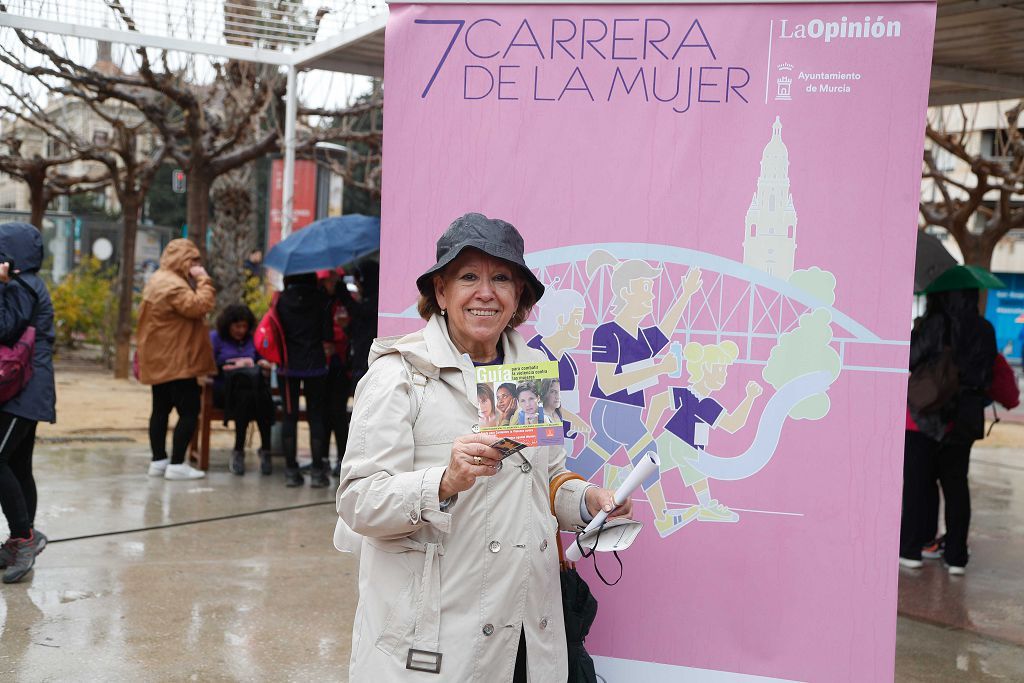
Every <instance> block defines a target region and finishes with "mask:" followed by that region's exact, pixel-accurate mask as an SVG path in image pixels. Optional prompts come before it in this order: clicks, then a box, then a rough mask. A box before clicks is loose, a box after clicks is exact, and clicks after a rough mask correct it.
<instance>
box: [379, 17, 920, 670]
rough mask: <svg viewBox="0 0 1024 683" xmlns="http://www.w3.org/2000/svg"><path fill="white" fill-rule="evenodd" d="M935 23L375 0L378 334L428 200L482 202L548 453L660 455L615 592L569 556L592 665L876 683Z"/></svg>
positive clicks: (613, 465)
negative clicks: (558, 405)
mask: <svg viewBox="0 0 1024 683" xmlns="http://www.w3.org/2000/svg"><path fill="white" fill-rule="evenodd" d="M934 21H935V5H934V3H884V4H789V5H783V4H764V5H758V4H743V5H713V4H711V5H665V4H658V5H543V6H541V5H522V6H517V5H493V4H486V5H462V4H459V5H446V4H440V5H436V4H434V5H398V4H392V5H391V18H390V20H389V24H388V28H387V45H386V48H387V59H386V69H385V82H386V83H387V105H386V106H387V120H388V132H387V137H386V141H385V144H386V154H385V158H386V159H387V162H386V164H385V167H384V179H383V187H384V194H383V196H384V203H383V224H382V237H381V239H382V244H381V257H382V267H383V271H382V281H383V282H385V283H388V286H386V287H383V288H382V292H381V315H382V318H381V332H382V334H393V333H398V332H403V331H408V330H412V329H415V328H417V327H419V326H420V325H421V324H422V322H421V321H419V320H418V318H417V316H416V313H415V306H414V302H415V299H416V289H415V284H414V282H413V280H414V277H415V275H416V274H419V273H421V272H423V271H424V270H425V269H426V268H427V267H429V265H431V264H432V263H433V262H434V258H433V256H434V242H435V240H436V239H437V237H438V236H439V235H440V234H441V232H442V231H443V230H444V228H445V227H446V226H447V225H448V224H449V223H450V222H451V221H452V220H453V219H454V218H455V217H457V216H459V215H461V214H463V213H466V212H468V211H479V212H482V213H484V214H487V215H488V216H491V217H498V218H503V219H505V220H508V221H510V222H511V223H513V224H514V225H516V226H517V227H518V228H519V230H520V231H521V232H522V233H523V235H524V237H525V240H526V246H527V251H528V257H527V260H528V262H529V264H530V265H531V267H532V268H533V269H534V270H535V272H536V273H537V274H538V276H539V277H540V278H541V280H542V281H543V282H545V284H547V286H548V294H547V295H546V296H545V297H544V299H543V300H542V301H541V302H540V304H539V306H538V307H537V308H536V309H535V311H534V314H533V316H532V318H531V319H530V320H529V321H528V322H527V323H526V324H525V325H524V326H523V327H522V328H520V330H521V331H522V332H523V334H524V336H526V337H527V338H528V339H530V338H535V341H534V343H535V345H537V346H538V347H541V348H545V349H547V350H548V351H550V357H551V358H552V359H553V360H561V361H562V377H561V380H562V381H561V384H562V408H563V413H564V414H566V415H567V421H568V422H569V426H570V429H569V430H568V432H567V438H566V446H567V448H568V449H570V458H569V465H570V467H571V468H572V469H574V470H575V471H579V472H581V473H582V474H584V475H585V476H586V477H588V478H589V479H591V480H592V481H595V482H598V483H603V484H605V485H608V486H613V485H614V484H615V483H616V482H618V481H621V480H622V478H623V476H624V474H625V473H627V472H628V471H629V468H630V466H631V465H630V463H631V460H635V459H636V458H638V457H641V456H642V455H643V454H644V453H647V452H657V453H658V456H659V458H660V460H661V471H660V474H659V476H658V477H657V478H655V480H653V481H649V482H647V483H646V484H645V486H644V488H643V490H638V491H637V494H636V496H635V497H634V506H635V510H636V516H637V518H638V519H640V520H641V521H643V522H644V524H645V528H644V530H643V532H642V534H641V535H640V538H639V539H638V541H637V542H636V543H635V544H634V546H633V547H632V548H630V549H629V550H628V551H627V552H625V553H624V554H623V555H622V560H623V562H624V564H625V570H624V571H625V575H624V578H623V579H622V581H621V583H619V584H618V585H617V586H615V587H605V586H604V585H603V584H602V583H601V582H600V581H599V580H598V579H597V577H596V576H595V575H594V573H593V571H592V568H591V565H590V564H589V562H585V563H584V564H581V571H582V572H583V573H584V575H585V576H586V578H587V579H588V582H589V583H590V585H591V587H592V589H593V590H594V592H595V594H596V596H597V598H598V601H599V603H600V611H599V615H598V618H597V622H596V624H595V626H594V629H593V631H592V632H591V634H590V637H589V638H588V640H587V648H588V650H589V651H590V652H591V653H593V654H595V655H596V660H597V663H598V672H599V673H600V674H601V675H602V676H603V677H604V678H605V680H606V681H608V682H609V683H612V682H614V681H626V680H701V681H716V680H723V681H724V680H729V681H736V680H750V681H755V680H756V681H761V680H773V679H775V680H799V681H868V680H871V681H875V680H891V679H892V677H893V660H894V644H895V634H896V578H897V562H896V560H897V545H898V543H897V541H898V526H899V506H900V483H901V473H902V450H903V438H902V431H903V423H904V415H905V413H904V402H905V391H906V367H907V350H908V339H909V332H910V310H909V301H910V294H911V288H912V284H911V281H912V273H913V258H914V256H913V251H914V238H915V231H914V228H915V226H916V222H917V217H916V212H917V202H918V194H919V191H920V170H921V153H922V146H923V130H924V121H925V107H926V103H927V90H928V79H929V72H930V59H931V45H932V35H933V29H934ZM570 361H571V362H570ZM615 377H618V378H619V379H623V378H629V379H628V381H625V380H623V381H621V382H616V381H611V380H610V379H609V378H615ZM599 561H600V562H601V563H602V572H603V573H604V574H605V576H608V575H609V574H611V575H613V576H614V575H616V574H617V565H616V564H615V562H614V560H613V559H612V558H611V557H608V556H602V557H601V558H600V559H599Z"/></svg>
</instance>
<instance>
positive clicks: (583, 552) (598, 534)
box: [576, 522, 623, 586]
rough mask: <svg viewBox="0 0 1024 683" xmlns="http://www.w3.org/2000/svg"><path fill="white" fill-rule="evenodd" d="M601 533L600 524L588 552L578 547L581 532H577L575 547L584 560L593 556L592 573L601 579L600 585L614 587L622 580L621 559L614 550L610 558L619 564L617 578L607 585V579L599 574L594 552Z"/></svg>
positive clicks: (580, 546) (595, 552)
mask: <svg viewBox="0 0 1024 683" xmlns="http://www.w3.org/2000/svg"><path fill="white" fill-rule="evenodd" d="M603 531H604V523H603V522H602V523H601V526H599V527H597V537H596V538H595V539H594V547H593V548H590V549H589V550H587V549H585V548H584V547H583V546H582V545H580V536H581V535H582V534H581V532H577V533H576V547H577V548H579V549H580V555H582V556H583V557H584V558H588V557H590V556H591V555H593V556H594V573H595V574H597V578H599V579H601V583H603V584H604V585H606V586H614V585H615V584H617V583H618V582H619V581H621V580H622V574H623V567H622V558H620V557H619V553H618V552H617V551H615V550H613V551H612V556H613V557H615V561H616V562H618V563H619V578H617V579H615V580H614V581H612V582H610V583H609V581H608V579H606V578H604V575H603V574H602V573H601V569H600V567H598V566H597V550H596V548H597V544H598V543H599V542H600V541H601V532H603Z"/></svg>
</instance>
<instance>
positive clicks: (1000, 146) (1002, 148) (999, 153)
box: [939, 128, 1010, 168]
mask: <svg viewBox="0 0 1024 683" xmlns="http://www.w3.org/2000/svg"><path fill="white" fill-rule="evenodd" d="M1009 146H1010V136H1009V133H1007V131H1006V130H1005V129H1002V128H1000V129H995V128H989V129H988V130H983V131H981V149H980V150H978V151H979V152H980V153H981V156H982V157H984V158H985V159H1008V158H1009V157H1008V156H1007V152H1008V151H1009ZM939 168H942V167H941V166H940V167H939Z"/></svg>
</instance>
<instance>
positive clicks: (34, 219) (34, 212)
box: [28, 178, 47, 231]
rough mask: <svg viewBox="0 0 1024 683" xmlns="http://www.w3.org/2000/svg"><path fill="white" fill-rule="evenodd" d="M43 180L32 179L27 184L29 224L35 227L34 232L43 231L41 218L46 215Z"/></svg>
mask: <svg viewBox="0 0 1024 683" xmlns="http://www.w3.org/2000/svg"><path fill="white" fill-rule="evenodd" d="M44 182H45V180H44V179H43V178H39V179H38V180H37V179H35V178H33V179H32V181H31V182H29V183H28V197H29V200H28V201H29V208H30V209H31V214H30V217H29V222H30V223H31V224H32V225H34V226H35V227H36V230H39V231H42V229H43V216H44V215H45V214H46V204H47V201H46V192H45V190H44V188H43V183H44Z"/></svg>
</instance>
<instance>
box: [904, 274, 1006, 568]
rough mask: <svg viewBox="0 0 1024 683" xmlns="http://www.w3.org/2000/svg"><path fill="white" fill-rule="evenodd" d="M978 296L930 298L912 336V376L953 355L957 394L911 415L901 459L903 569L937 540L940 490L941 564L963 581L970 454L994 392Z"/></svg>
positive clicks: (991, 346)
mask: <svg viewBox="0 0 1024 683" xmlns="http://www.w3.org/2000/svg"><path fill="white" fill-rule="evenodd" d="M978 302H979V291H978V290H977V289H959V290H953V291H948V292H938V293H935V294H929V295H928V300H927V309H926V311H925V314H924V316H922V317H921V318H919V319H918V320H916V321H915V324H914V331H913V332H912V333H911V336H910V370H911V372H913V371H914V369H915V368H917V367H918V366H919V365H920V364H922V363H927V362H929V361H931V360H933V359H935V358H936V357H937V356H939V354H941V353H942V352H943V349H944V348H945V347H946V346H949V347H950V349H951V350H952V355H953V362H954V364H955V365H956V368H957V375H958V380H959V389H958V391H957V394H956V396H955V397H954V399H953V400H951V401H949V402H948V403H947V404H946V405H944V406H942V408H940V409H938V410H935V411H931V412H927V413H921V412H918V411H915V410H910V409H908V413H909V420H908V422H907V431H906V446H905V450H904V456H903V512H902V518H901V523H900V564H901V565H903V566H904V567H909V568H916V567H920V566H921V557H922V556H921V549H922V547H923V546H925V545H927V544H929V543H932V539H933V538H934V535H935V527H936V522H935V518H936V514H937V510H938V501H939V487H941V489H942V496H943V498H944V499H945V501H946V536H945V561H946V565H947V567H948V568H949V573H950V574H963V573H964V569H965V567H966V566H967V560H968V557H969V553H968V549H967V534H968V530H969V528H970V523H971V496H970V491H969V489H968V485H967V470H968V465H969V462H970V457H971V447H972V445H973V444H974V442H975V440H977V439H980V438H982V437H983V436H984V431H985V415H984V410H985V402H986V397H987V395H988V389H989V387H990V386H991V385H992V367H993V364H994V362H995V357H996V352H997V349H996V336H995V329H994V328H993V327H992V324H991V323H990V322H989V321H987V320H985V318H983V317H982V316H981V314H980V313H979V311H978Z"/></svg>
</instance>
